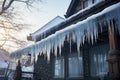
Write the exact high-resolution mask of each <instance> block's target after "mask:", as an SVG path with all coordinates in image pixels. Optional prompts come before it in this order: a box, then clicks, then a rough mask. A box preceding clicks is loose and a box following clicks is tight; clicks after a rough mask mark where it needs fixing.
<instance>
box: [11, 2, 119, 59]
mask: <svg viewBox="0 0 120 80" xmlns="http://www.w3.org/2000/svg"><path fill="white" fill-rule="evenodd" d="M119 14H120V3H117V4H114V5H112V6H110V7H108V8H106V9H104V10H103V11H101V12H99V13H97V14H94V15H92V16H90V17H88V18H87V19H85V20H83V21H80V22H78V23H76V24H73V25H70V26H69V27H66V28H64V29H62V30H59V31H57V32H56V33H55V34H52V35H50V36H48V37H47V38H45V39H42V40H41V41H39V42H36V43H35V44H33V45H31V46H28V47H26V48H23V49H20V50H17V51H15V52H13V53H12V55H11V56H12V57H17V58H18V57H21V55H27V54H28V52H30V53H31V54H32V55H33V54H34V53H35V56H37V55H38V54H39V52H40V54H41V53H43V54H45V55H46V54H47V59H48V60H49V59H50V51H51V52H52V51H54V54H55V55H56V56H57V47H59V49H60V50H59V54H61V47H62V46H63V45H64V41H65V37H67V40H68V41H71V40H72V41H74V42H76V43H77V50H78V53H80V46H82V45H83V44H84V41H85V37H86V38H87V40H88V42H89V43H92V44H93V43H95V41H96V40H95V39H97V37H98V25H97V23H98V22H106V23H105V24H106V25H107V26H109V24H110V20H111V19H115V20H117V26H118V27H117V28H118V30H119V32H120V27H119V26H120V16H119ZM100 27H101V32H102V24H101V26H100ZM32 57H34V56H32Z"/></svg>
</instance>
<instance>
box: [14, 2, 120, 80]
mask: <svg viewBox="0 0 120 80" xmlns="http://www.w3.org/2000/svg"><path fill="white" fill-rule="evenodd" d="M119 13H120V0H72V1H71V4H70V6H69V8H68V10H67V12H66V15H65V17H66V19H65V20H64V21H62V22H60V23H59V24H56V25H55V26H51V27H50V28H49V29H47V30H45V31H43V32H42V31H40V32H39V34H37V35H36V34H32V36H31V35H30V36H29V37H28V38H29V40H30V39H31V40H34V41H36V43H34V44H33V45H31V46H29V47H26V48H24V49H23V52H31V54H32V55H33V58H34V59H36V62H35V63H34V75H33V76H34V80H119V79H120V70H119V69H120V66H119V65H120V60H119V59H120V52H119V49H120V42H119V40H120V34H119V33H120V15H119ZM117 41H118V42H117ZM19 52H21V51H17V52H15V53H13V54H12V56H14V55H15V54H17V55H16V56H19V55H22V54H18V53H19ZM23 52H21V53H23ZM23 54H24V53H23Z"/></svg>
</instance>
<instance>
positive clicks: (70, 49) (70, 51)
mask: <svg viewBox="0 0 120 80" xmlns="http://www.w3.org/2000/svg"><path fill="white" fill-rule="evenodd" d="M69 44H70V53H71V46H72V45H71V44H72V43H71V38H70V39H69Z"/></svg>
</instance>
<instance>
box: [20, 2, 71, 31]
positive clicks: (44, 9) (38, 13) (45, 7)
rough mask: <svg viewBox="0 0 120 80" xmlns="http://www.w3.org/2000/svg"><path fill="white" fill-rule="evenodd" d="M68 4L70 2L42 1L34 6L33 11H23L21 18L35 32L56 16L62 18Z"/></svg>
mask: <svg viewBox="0 0 120 80" xmlns="http://www.w3.org/2000/svg"><path fill="white" fill-rule="evenodd" d="M70 2H71V0H44V1H43V2H41V3H38V4H35V5H34V6H35V8H34V9H33V10H31V11H29V10H26V11H25V12H24V11H23V12H24V15H23V16H22V17H23V18H24V19H25V21H27V23H30V24H32V25H34V29H36V30H37V29H38V28H40V27H42V26H43V25H45V24H46V23H47V22H49V21H50V20H52V19H53V18H55V17H56V16H58V15H59V16H61V17H64V15H65V14H66V11H67V9H68V6H69V4H70Z"/></svg>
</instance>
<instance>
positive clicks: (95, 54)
mask: <svg viewBox="0 0 120 80" xmlns="http://www.w3.org/2000/svg"><path fill="white" fill-rule="evenodd" d="M108 51H109V46H108V45H101V46H96V47H93V48H91V49H90V57H91V75H92V76H99V77H101V76H104V75H106V74H107V71H108V64H107V61H106V59H107V56H108Z"/></svg>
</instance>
